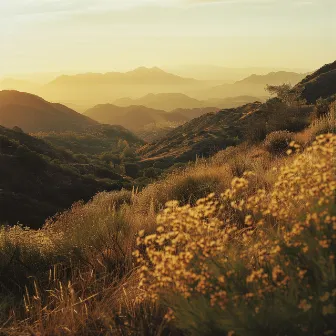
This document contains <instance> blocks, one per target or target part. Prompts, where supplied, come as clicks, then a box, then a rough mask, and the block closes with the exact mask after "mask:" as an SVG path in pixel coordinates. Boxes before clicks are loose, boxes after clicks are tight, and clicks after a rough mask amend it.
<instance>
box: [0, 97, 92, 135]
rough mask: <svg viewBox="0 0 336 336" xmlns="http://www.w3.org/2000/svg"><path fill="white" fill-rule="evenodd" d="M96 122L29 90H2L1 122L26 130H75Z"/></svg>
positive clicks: (0, 98)
mask: <svg viewBox="0 0 336 336" xmlns="http://www.w3.org/2000/svg"><path fill="white" fill-rule="evenodd" d="M96 124H97V122H96V121H94V120H92V119H90V118H88V117H86V116H83V115H82V114H80V113H77V112H75V111H74V110H72V109H70V108H68V107H66V106H64V105H61V104H54V103H49V102H47V101H46V100H44V99H42V98H40V97H38V96H36V95H32V94H29V93H25V92H19V91H0V125H3V126H5V127H9V128H12V127H14V126H19V127H20V128H22V129H23V130H24V131H25V132H32V133H33V132H40V131H45V132H48V131H76V130H82V129H84V128H85V127H88V126H92V125H96Z"/></svg>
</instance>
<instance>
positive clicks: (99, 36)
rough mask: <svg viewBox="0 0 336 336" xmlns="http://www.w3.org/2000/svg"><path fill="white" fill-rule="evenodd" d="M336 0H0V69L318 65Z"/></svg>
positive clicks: (326, 51) (331, 52) (331, 40)
mask: <svg viewBox="0 0 336 336" xmlns="http://www.w3.org/2000/svg"><path fill="white" fill-rule="evenodd" d="M335 13H336V0H222V1H221V0H217V1H216V0H72V1H66V0H0V75H2V74H8V73H33V72H62V71H75V72H76V71H77V72H83V71H85V72H88V71H95V72H107V71H115V70H119V71H124V70H129V69H132V68H135V67H138V66H170V67H172V66H179V65H182V64H188V65H192V64H209V65H219V66H224V67H235V68H240V67H286V68H304V69H315V68H318V67H320V66H322V65H323V64H325V63H330V62H332V61H334V60H335V59H336V20H335Z"/></svg>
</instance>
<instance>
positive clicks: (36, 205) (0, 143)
mask: <svg viewBox="0 0 336 336" xmlns="http://www.w3.org/2000/svg"><path fill="white" fill-rule="evenodd" d="M103 173H104V174H105V175H104V178H105V179H104V180H100V178H99V175H100V174H103ZM122 180H123V178H122V177H121V176H120V175H119V174H116V173H114V172H113V171H111V170H110V171H109V170H108V169H106V167H104V166H103V165H99V164H96V165H94V166H93V167H90V164H83V163H82V162H81V161H80V160H79V159H78V158H76V157H74V156H73V155H72V154H70V153H69V152H68V151H65V150H60V149H56V148H54V147H53V146H51V145H49V144H48V143H46V142H45V141H43V140H40V139H37V138H34V137H32V136H29V135H28V134H25V133H23V132H22V131H21V130H19V129H16V130H10V129H8V128H4V127H0V208H1V212H0V222H1V223H9V224H12V225H14V224H16V223H17V222H20V223H24V224H25V225H28V226H32V227H35V228H37V227H39V226H41V225H42V223H43V222H44V221H45V220H46V218H47V217H50V216H53V215H55V214H56V213H57V212H59V211H61V210H64V209H66V208H68V207H70V206H71V205H72V203H73V202H75V201H78V200H81V199H83V200H89V199H90V198H91V197H92V196H93V195H95V194H96V193H97V192H98V191H103V190H115V189H120V188H121V186H122V184H121V183H120V182H121V181H122ZM118 181H119V182H118Z"/></svg>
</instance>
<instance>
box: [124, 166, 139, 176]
mask: <svg viewBox="0 0 336 336" xmlns="http://www.w3.org/2000/svg"><path fill="white" fill-rule="evenodd" d="M139 171H140V167H139V165H137V164H136V163H125V174H126V175H127V176H129V177H132V178H136V177H138V175H139Z"/></svg>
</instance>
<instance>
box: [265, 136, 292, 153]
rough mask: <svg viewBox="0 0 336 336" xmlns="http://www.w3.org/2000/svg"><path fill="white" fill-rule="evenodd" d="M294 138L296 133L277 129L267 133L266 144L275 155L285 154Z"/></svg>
mask: <svg viewBox="0 0 336 336" xmlns="http://www.w3.org/2000/svg"><path fill="white" fill-rule="evenodd" d="M293 140H294V134H293V133H290V132H288V131H276V132H272V133H270V134H268V135H267V137H266V139H265V142H264V146H265V148H266V149H267V150H268V151H269V152H270V153H271V154H274V155H281V154H284V153H285V152H286V151H287V150H288V148H289V144H290V143H291V142H292V141H293Z"/></svg>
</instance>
